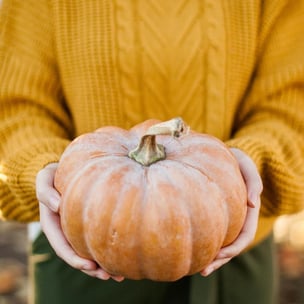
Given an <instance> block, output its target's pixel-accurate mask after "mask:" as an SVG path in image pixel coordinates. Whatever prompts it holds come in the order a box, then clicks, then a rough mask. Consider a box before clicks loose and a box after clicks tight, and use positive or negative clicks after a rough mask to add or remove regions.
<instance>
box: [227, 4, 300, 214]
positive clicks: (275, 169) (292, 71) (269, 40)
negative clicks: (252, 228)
mask: <svg viewBox="0 0 304 304" xmlns="http://www.w3.org/2000/svg"><path fill="white" fill-rule="evenodd" d="M264 6H265V7H264V8H263V9H262V16H261V29H260V35H259V38H258V39H259V42H258V49H257V63H256V70H255V73H254V75H253V79H252V85H251V86H250V87H249V89H248V93H247V94H246V97H245V98H244V100H243V102H242V105H241V108H240V110H239V113H238V114H239V115H238V119H237V121H236V123H235V132H234V134H233V138H232V139H231V140H230V141H229V142H228V145H229V146H233V147H237V148H239V149H242V150H243V151H245V152H246V153H247V154H248V155H250V156H251V157H252V159H253V160H254V161H255V163H256V164H257V167H258V169H259V172H260V174H261V176H262V180H263V183H264V190H263V194H262V207H261V215H262V216H264V217H265V216H266V217H271V216H278V215H281V214H289V213H294V212H298V211H300V210H302V208H303V206H304V39H303V28H304V1H302V0H301V1H264Z"/></svg>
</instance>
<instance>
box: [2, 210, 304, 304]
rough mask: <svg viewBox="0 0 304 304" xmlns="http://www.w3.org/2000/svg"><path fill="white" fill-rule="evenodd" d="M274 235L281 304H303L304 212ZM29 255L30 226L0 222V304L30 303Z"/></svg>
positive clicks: (278, 226) (282, 222)
mask: <svg viewBox="0 0 304 304" xmlns="http://www.w3.org/2000/svg"><path fill="white" fill-rule="evenodd" d="M274 234H275V241H276V249H277V253H278V264H279V265H278V266H279V272H278V276H279V282H280V295H279V298H280V300H279V303H278V304H304V212H302V213H299V214H296V215H293V216H283V217H280V218H279V219H278V220H277V222H276V224H275V227H274ZM27 252H28V241H27V226H26V225H23V224H19V223H10V222H1V221H0V304H27V303H28V301H27V299H28V296H29V281H28V273H29V270H28V264H27ZM54 304H56V303H54ZM257 304H259V303H257Z"/></svg>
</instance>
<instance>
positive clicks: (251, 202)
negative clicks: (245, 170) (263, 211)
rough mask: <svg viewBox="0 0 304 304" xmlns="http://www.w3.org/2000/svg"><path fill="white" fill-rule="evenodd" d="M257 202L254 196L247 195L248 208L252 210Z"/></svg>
mask: <svg viewBox="0 0 304 304" xmlns="http://www.w3.org/2000/svg"><path fill="white" fill-rule="evenodd" d="M257 201H258V197H257V196H256V195H254V194H249V195H248V206H249V207H251V208H254V207H255V206H256V202H257Z"/></svg>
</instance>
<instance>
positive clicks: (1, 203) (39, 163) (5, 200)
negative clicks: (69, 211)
mask: <svg viewBox="0 0 304 304" xmlns="http://www.w3.org/2000/svg"><path fill="white" fill-rule="evenodd" d="M68 143H69V141H66V140H60V143H59V142H58V140H56V144H55V143H54V145H51V144H50V142H48V146H49V147H51V146H53V148H52V150H50V149H45V150H44V152H42V150H41V149H42V147H41V148H40V149H31V151H27V153H24V151H23V152H22V153H20V155H19V157H14V160H15V161H14V162H12V161H11V162H9V165H7V166H6V167H5V168H4V173H3V180H2V183H1V184H0V187H1V191H0V209H1V216H2V218H4V219H7V220H14V221H19V222H32V221H37V220H39V204H38V200H37V198H36V175H37V173H38V172H39V171H40V170H41V169H42V168H43V167H45V166H46V165H47V164H49V163H53V162H58V161H59V159H60V156H61V154H62V153H63V151H64V149H65V147H66V146H67V144H68ZM54 147H56V148H55V149H54ZM5 170H6V171H7V172H9V174H7V175H6V174H5ZM12 172H15V174H12ZM6 176H10V178H5V177H6Z"/></svg>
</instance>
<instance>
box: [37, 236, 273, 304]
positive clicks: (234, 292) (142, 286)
mask: <svg viewBox="0 0 304 304" xmlns="http://www.w3.org/2000/svg"><path fill="white" fill-rule="evenodd" d="M32 254H33V259H32V260H33V261H34V260H36V262H34V263H33V265H32V267H33V278H34V286H35V302H34V303H35V304H55V303H56V304H70V303H71V304H84V303H85V304H86V303H88V304H102V303H107V304H109V303H111V304H137V303H138V304H171V303H174V304H244V303H246V304H257V303H259V304H272V303H273V304H275V303H276V301H275V299H274V294H275V293H276V292H275V291H276V283H275V282H276V281H275V279H274V277H275V267H274V266H275V263H274V259H273V256H274V255H273V242H272V237H269V238H267V239H266V240H265V241H263V242H262V243H261V244H259V245H258V246H256V247H255V248H254V249H252V250H250V251H249V252H247V253H244V254H242V255H240V256H239V257H237V258H235V259H233V260H232V261H230V262H229V263H228V264H227V265H225V266H224V267H222V268H221V269H220V270H218V271H216V272H215V273H214V274H212V275H210V276H209V277H207V278H204V277H202V276H200V275H195V276H192V277H186V278H183V279H181V280H179V281H177V282H173V283H166V282H165V283H164V282H152V281H149V280H142V281H131V280H125V281H123V282H121V283H117V282H115V281H113V280H108V281H101V280H98V279H94V278H91V277H89V276H87V275H85V274H83V273H82V272H80V271H78V270H75V269H73V268H71V267H69V266H67V265H66V264H65V263H64V262H63V261H61V260H60V259H59V258H57V257H56V255H55V253H54V252H53V250H52V249H51V247H50V246H49V244H48V242H47V240H46V238H45V236H44V235H43V234H41V235H40V236H39V237H38V239H37V240H36V241H35V242H34V243H33V246H32ZM39 257H41V258H40V261H39Z"/></svg>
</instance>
